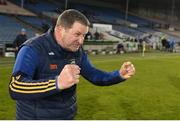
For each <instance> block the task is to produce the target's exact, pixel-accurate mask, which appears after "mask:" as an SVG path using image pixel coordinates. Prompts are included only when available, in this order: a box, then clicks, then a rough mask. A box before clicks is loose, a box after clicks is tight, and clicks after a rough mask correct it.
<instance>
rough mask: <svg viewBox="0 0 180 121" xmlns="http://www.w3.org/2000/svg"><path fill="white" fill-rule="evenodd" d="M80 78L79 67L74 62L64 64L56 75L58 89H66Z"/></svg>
mask: <svg viewBox="0 0 180 121" xmlns="http://www.w3.org/2000/svg"><path fill="white" fill-rule="evenodd" d="M79 78H80V68H79V66H78V65H75V64H68V65H65V66H64V68H63V69H62V71H61V73H60V74H59V76H58V78H57V79H58V80H57V81H58V87H59V88H60V89H67V88H70V87H71V86H73V85H74V84H77V83H78V82H79Z"/></svg>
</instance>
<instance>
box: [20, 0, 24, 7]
mask: <svg viewBox="0 0 180 121" xmlns="http://www.w3.org/2000/svg"><path fill="white" fill-rule="evenodd" d="M23 7H24V0H21V8H23Z"/></svg>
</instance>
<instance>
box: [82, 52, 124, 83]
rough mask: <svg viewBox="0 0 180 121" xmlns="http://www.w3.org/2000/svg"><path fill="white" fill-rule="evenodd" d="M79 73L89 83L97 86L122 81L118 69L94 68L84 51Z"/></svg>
mask: <svg viewBox="0 0 180 121" xmlns="http://www.w3.org/2000/svg"><path fill="white" fill-rule="evenodd" d="M81 75H82V76H83V77H84V78H85V79H87V80H88V81H90V82H91V83H93V84H95V85H99V86H108V85H113V84H117V83H119V82H122V81H124V80H125V79H124V78H122V77H121V75H120V73H119V70H116V71H113V72H105V71H102V70H99V69H97V68H95V67H94V66H93V65H92V64H91V63H90V61H89V59H88V57H87V55H86V54H85V53H84V54H83V57H82V63H81Z"/></svg>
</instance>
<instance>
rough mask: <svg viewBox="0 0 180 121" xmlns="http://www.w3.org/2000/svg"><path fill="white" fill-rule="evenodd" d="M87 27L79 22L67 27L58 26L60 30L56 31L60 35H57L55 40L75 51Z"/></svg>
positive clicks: (79, 45)
mask: <svg viewBox="0 0 180 121" xmlns="http://www.w3.org/2000/svg"><path fill="white" fill-rule="evenodd" d="M88 29H89V28H88V26H85V25H83V24H81V23H79V22H75V23H74V24H73V25H72V27H71V28H69V29H65V28H64V27H60V32H58V33H57V34H60V35H59V36H58V35H57V37H56V40H57V42H58V44H60V45H61V46H62V47H63V48H64V49H66V50H68V51H71V52H76V51H77V50H78V49H79V48H80V47H81V46H82V45H83V42H84V37H85V35H86V34H87V32H88Z"/></svg>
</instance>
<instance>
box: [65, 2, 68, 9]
mask: <svg viewBox="0 0 180 121" xmlns="http://www.w3.org/2000/svg"><path fill="white" fill-rule="evenodd" d="M67 6H68V0H66V1H65V10H66V9H67Z"/></svg>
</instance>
